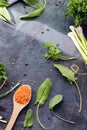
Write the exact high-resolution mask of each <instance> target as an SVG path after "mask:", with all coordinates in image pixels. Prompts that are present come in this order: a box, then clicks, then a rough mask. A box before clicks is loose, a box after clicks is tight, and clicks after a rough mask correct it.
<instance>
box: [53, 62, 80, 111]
mask: <svg viewBox="0 0 87 130" xmlns="http://www.w3.org/2000/svg"><path fill="white" fill-rule="evenodd" d="M54 67H55V68H57V69H58V70H59V71H60V73H61V74H62V75H63V76H64V77H66V78H67V79H68V81H69V83H70V84H72V83H74V84H75V85H76V87H77V90H78V94H79V98H80V108H79V112H81V110H82V95H81V91H80V88H79V86H78V84H77V82H76V80H77V78H76V77H75V74H74V72H73V71H72V70H71V69H69V68H68V67H66V66H64V65H61V64H54Z"/></svg>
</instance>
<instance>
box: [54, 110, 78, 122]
mask: <svg viewBox="0 0 87 130" xmlns="http://www.w3.org/2000/svg"><path fill="white" fill-rule="evenodd" d="M52 114H53V115H54V116H55V117H57V118H58V119H60V120H62V121H64V122H67V123H70V124H75V122H73V121H70V120H67V119H64V118H62V117H60V116H58V115H57V114H56V113H54V111H53V110H52Z"/></svg>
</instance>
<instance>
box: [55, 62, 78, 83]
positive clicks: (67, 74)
mask: <svg viewBox="0 0 87 130" xmlns="http://www.w3.org/2000/svg"><path fill="white" fill-rule="evenodd" d="M54 67H55V68H57V69H58V70H59V71H60V72H61V74H62V75H63V76H64V77H66V78H67V79H68V81H69V82H70V84H72V82H75V81H76V80H77V78H76V77H75V74H74V72H73V71H72V70H71V69H69V68H68V67H66V66H64V65H61V64H54Z"/></svg>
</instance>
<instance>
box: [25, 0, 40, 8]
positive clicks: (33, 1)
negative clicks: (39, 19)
mask: <svg viewBox="0 0 87 130" xmlns="http://www.w3.org/2000/svg"><path fill="white" fill-rule="evenodd" d="M23 1H24V2H25V3H26V4H27V5H29V6H31V7H33V8H39V7H40V6H41V1H40V0H23Z"/></svg>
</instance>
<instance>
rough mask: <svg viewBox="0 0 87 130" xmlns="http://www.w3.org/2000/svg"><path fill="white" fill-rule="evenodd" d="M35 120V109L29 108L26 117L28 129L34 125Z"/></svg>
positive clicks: (25, 125) (25, 123) (25, 121)
mask: <svg viewBox="0 0 87 130" xmlns="http://www.w3.org/2000/svg"><path fill="white" fill-rule="evenodd" d="M33 122H34V116H33V111H32V109H28V111H27V113H26V115H25V119H24V127H25V128H26V130H27V129H28V127H31V126H32V125H33Z"/></svg>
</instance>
